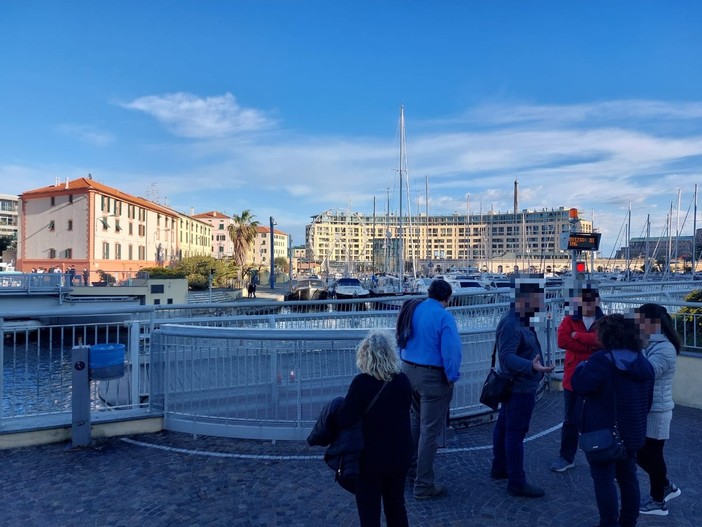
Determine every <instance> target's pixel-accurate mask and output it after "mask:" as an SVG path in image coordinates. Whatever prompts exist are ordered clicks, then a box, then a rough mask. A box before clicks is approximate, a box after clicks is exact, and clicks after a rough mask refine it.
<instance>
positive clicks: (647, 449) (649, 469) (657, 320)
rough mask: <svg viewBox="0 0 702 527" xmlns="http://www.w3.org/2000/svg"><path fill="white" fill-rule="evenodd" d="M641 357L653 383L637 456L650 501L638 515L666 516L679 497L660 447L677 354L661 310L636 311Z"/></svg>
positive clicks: (651, 306)
mask: <svg viewBox="0 0 702 527" xmlns="http://www.w3.org/2000/svg"><path fill="white" fill-rule="evenodd" d="M636 321H637V322H638V324H639V329H640V332H641V337H642V340H643V341H644V344H645V346H646V348H645V349H644V351H643V353H644V355H645V356H646V358H647V359H648V361H649V362H650V363H651V365H652V366H653V370H654V372H655V374H656V380H655V384H654V387H653V405H652V406H651V411H650V412H649V414H648V419H647V422H646V444H645V445H644V446H643V448H641V450H639V452H638V455H637V463H638V465H639V466H640V467H641V468H642V469H643V470H644V471H646V473H647V474H648V476H649V478H650V482H651V492H650V498H648V499H644V500H642V501H643V503H642V504H641V507H640V508H639V513H640V514H652V515H656V516H666V515H667V514H668V503H667V502H668V501H669V500H671V499H673V498H677V497H678V496H680V493H681V491H680V489H679V488H678V487H677V486H676V485H675V483H672V482H671V481H670V480H669V479H668V474H667V468H666V464H665V458H664V457H663V446H664V445H665V440H666V439H668V438H669V437H670V422H671V420H672V418H673V407H674V406H675V404H674V403H673V376H674V375H675V363H676V358H677V357H676V356H677V354H678V353H680V339H679V338H678V335H677V333H676V332H675V327H674V326H673V319H672V318H671V317H670V315H669V314H668V312H667V311H666V309H665V307H663V306H660V305H658V304H643V305H642V306H641V307H639V308H638V309H636Z"/></svg>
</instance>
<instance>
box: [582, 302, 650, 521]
mask: <svg viewBox="0 0 702 527" xmlns="http://www.w3.org/2000/svg"><path fill="white" fill-rule="evenodd" d="M597 335H598V338H599V339H600V342H601V343H602V347H603V350H602V351H598V352H597V353H594V354H593V355H592V357H590V359H588V360H586V361H584V362H582V363H580V364H579V365H578V367H577V368H576V369H575V373H574V374H573V379H572V385H573V390H575V392H577V393H578V394H580V395H582V396H584V397H585V403H584V409H583V416H582V432H583V433H585V432H590V431H594V430H602V429H611V428H614V427H615V424H616V427H617V429H618V430H619V434H620V436H621V438H622V441H623V442H624V446H625V447H626V457H624V458H623V459H619V460H616V461H610V462H604V463H603V462H591V463H590V473H591V475H592V480H593V483H594V487H595V497H596V501H597V507H598V509H599V511H600V526H601V527H615V526H621V527H633V526H634V525H636V520H637V518H638V516H639V505H640V503H639V502H640V498H641V495H640V491H639V481H638V479H637V477H636V452H637V451H638V450H639V449H640V448H641V447H642V446H643V445H644V443H645V441H646V417H647V415H648V412H649V410H650V408H651V403H652V401H653V381H654V372H653V367H652V366H651V364H650V363H649V362H648V360H646V357H644V355H643V354H642V353H641V341H640V338H639V335H638V328H637V326H636V324H635V323H634V321H633V320H632V319H631V318H626V317H624V316H623V315H620V314H614V315H609V316H606V317H604V318H603V319H602V320H600V322H598V324H597ZM615 478H616V481H617V483H618V484H619V488H620V490H621V513H619V504H618V503H617V489H616V487H615Z"/></svg>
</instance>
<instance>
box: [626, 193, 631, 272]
mask: <svg viewBox="0 0 702 527" xmlns="http://www.w3.org/2000/svg"><path fill="white" fill-rule="evenodd" d="M626 225H627V226H626V279H627V280H631V201H630V202H629V212H628V214H627V224H626Z"/></svg>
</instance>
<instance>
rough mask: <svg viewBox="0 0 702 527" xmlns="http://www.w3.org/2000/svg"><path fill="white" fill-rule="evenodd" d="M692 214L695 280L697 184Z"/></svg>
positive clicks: (693, 270)
mask: <svg viewBox="0 0 702 527" xmlns="http://www.w3.org/2000/svg"><path fill="white" fill-rule="evenodd" d="M693 203H694V206H693V213H692V278H693V279H694V278H695V271H696V270H697V183H695V195H694V198H693Z"/></svg>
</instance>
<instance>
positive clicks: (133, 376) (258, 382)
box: [0, 283, 702, 437]
mask: <svg viewBox="0 0 702 527" xmlns="http://www.w3.org/2000/svg"><path fill="white" fill-rule="evenodd" d="M668 285H671V283H668ZM672 285H678V283H673V284H672ZM627 286H628V287H622V285H620V284H616V285H615V286H613V287H612V288H605V287H602V288H601V293H602V307H603V310H604V311H605V312H613V311H624V310H629V309H632V308H633V307H635V306H637V305H639V304H640V303H642V302H647V301H653V302H659V303H662V304H664V305H666V307H667V308H668V309H669V310H670V311H671V312H675V311H677V310H678V309H679V308H680V307H683V306H687V307H693V308H702V304H690V303H685V302H682V301H680V300H676V298H682V297H683V296H684V294H686V292H685V291H684V290H680V289H679V288H678V289H676V290H674V291H671V290H670V289H668V290H665V289H660V288H658V290H650V287H649V286H648V285H646V287H645V288H646V289H649V291H647V292H645V293H646V294H644V293H642V292H641V291H637V290H634V288H633V287H631V286H630V285H629V284H627ZM687 292H689V290H688V291H687ZM642 295H643V296H642ZM403 300H404V299H403V298H400V297H390V298H389V299H373V300H372V302H373V303H374V304H369V302H370V301H364V300H351V301H347V302H344V301H337V300H335V301H332V302H331V304H330V303H329V302H321V303H316V302H264V301H241V302H234V303H227V304H201V305H181V306H129V307H115V308H111V309H105V308H102V309H83V308H79V307H78V306H76V308H75V309H71V310H70V314H68V315H63V316H70V317H72V318H73V319H74V321H73V322H70V323H68V322H67V323H54V324H51V325H45V324H35V325H31V326H27V327H24V328H22V327H20V326H19V325H18V324H21V323H22V321H21V320H18V317H19V318H21V317H24V316H26V317H36V318H35V320H39V319H41V318H42V317H43V316H50V317H54V318H55V317H56V316H57V314H56V312H55V311H45V312H25V313H20V312H15V313H11V314H9V313H0V333H2V335H3V338H2V340H1V341H0V362H2V364H3V375H2V377H1V378H0V393H2V399H3V403H2V407H1V408H0V432H2V431H7V430H16V429H33V428H41V427H46V426H50V425H56V424H57V423H59V424H64V425H65V424H70V392H71V387H70V350H71V348H72V347H73V346H76V345H80V344H85V345H92V344H101V343H110V342H121V343H124V344H125V345H126V346H127V350H128V351H127V375H126V376H125V378H123V379H119V380H115V381H100V382H95V383H93V386H92V390H93V396H92V399H93V406H92V409H93V411H94V412H96V413H97V414H109V415H111V416H115V417H119V415H121V411H123V410H128V411H129V412H124V415H127V414H128V415H130V416H131V415H133V412H134V411H141V412H144V413H151V414H156V415H159V414H160V412H164V415H165V416H166V422H167V423H174V426H178V427H183V426H186V425H185V424H184V423H186V422H188V421H190V422H191V423H195V422H197V423H200V424H201V425H202V426H203V427H205V428H203V429H208V430H215V429H217V430H218V433H223V434H224V435H232V434H237V435H238V436H239V437H258V436H260V435H261V434H262V433H263V431H265V432H266V433H267V434H269V436H270V437H283V436H285V435H286V434H287V435H288V436H292V437H298V436H299V435H300V434H301V433H303V432H302V430H304V429H305V427H306V426H308V425H310V421H309V419H310V418H311V416H314V417H315V418H316V415H314V414H315V412H316V411H318V409H319V405H320V404H322V403H323V402H326V401H327V400H328V399H329V398H331V397H333V396H337V395H343V394H344V393H345V389H346V387H347V386H348V383H349V382H350V380H351V379H352V378H353V376H354V375H355V373H356V368H355V359H354V356H353V350H354V348H355V345H356V343H357V342H358V341H359V340H360V339H361V338H362V336H363V335H364V334H365V333H366V331H367V330H368V329H369V328H387V329H392V328H394V325H395V319H396V313H397V308H398V307H399V304H400V303H401V302H402V301H403ZM374 306H381V309H378V310H375V309H370V308H371V307H374ZM507 308H508V304H507V303H504V302H498V303H490V304H481V305H468V306H461V307H451V308H449V310H450V311H451V312H452V313H453V315H454V316H455V318H456V321H457V323H458V326H459V328H460V330H461V335H462V339H463V342H464V359H463V365H462V370H461V371H462V376H463V377H462V380H461V382H459V383H458V384H457V385H456V392H455V395H454V401H453V404H452V415H453V416H461V417H463V416H469V415H473V414H478V413H481V412H484V411H486V409H485V408H484V407H481V405H479V403H478V402H477V400H478V395H479V389H480V383H482V380H483V377H484V375H485V372H486V371H487V368H488V361H489V356H490V352H491V350H492V341H493V339H494V327H495V326H496V324H497V322H498V321H499V318H500V317H501V316H502V314H503V313H504V312H505V310H506V309H507ZM564 312H565V304H564V302H563V300H562V299H560V298H552V299H550V300H548V301H547V316H546V317H544V324H543V326H542V327H541V328H540V329H539V331H540V339H541V343H542V347H543V349H544V356H545V357H544V358H545V359H546V360H547V361H548V362H551V363H553V364H556V367H557V369H559V368H561V367H562V362H563V352H562V351H561V350H559V349H558V347H557V345H556V328H557V327H558V324H559V322H560V320H561V318H562V317H563V315H564ZM10 315H11V316H12V317H13V318H12V319H11V320H10V319H7V320H6V318H8V317H9V316H10ZM700 316H702V315H698V314H685V315H683V314H680V315H676V316H674V319H675V320H676V325H677V326H678V327H679V328H680V331H681V334H682V335H683V341H684V343H685V346H686V348H685V349H686V350H687V351H702V346H701V345H700V342H699V338H698V335H699V331H698V328H699V327H700V324H702V319H701V318H700ZM107 318H111V321H105V319H107ZM28 320H29V319H25V322H27V321H28ZM76 320H78V321H76ZM10 325H12V326H11V327H10ZM195 326H201V327H195ZM210 328H212V329H210ZM216 328H223V329H216ZM264 328H265V329H264ZM215 335H217V336H215ZM291 335H295V338H289V337H291ZM330 335H331V337H330ZM159 339H160V340H159ZM229 340H231V341H232V342H229ZM152 341H153V342H152ZM244 342H245V343H246V345H245V346H244V344H243V343H244ZM322 344H323V345H322ZM227 350H230V351H227ZM271 350H276V352H275V359H273V358H272V356H271ZM330 350H333V351H330ZM154 353H155V354H156V356H154V355H153V354H154ZM189 353H190V354H191V356H190V359H186V358H185V357H186V356H187V354H189ZM208 353H210V354H211V356H208V355H207V354H208ZM228 354H229V355H228ZM315 356H316V357H317V359H316V360H317V362H314V361H310V357H315ZM700 356H702V354H701V355H700ZM274 360H275V363H274V365H275V366H276V368H275V369H274V368H273V366H272V363H273V361H274ZM242 364H244V365H245V367H244V368H243V369H241V368H235V366H240V365H242ZM155 365H158V366H155ZM213 365H214V366H213ZM189 368H191V369H192V371H191V372H188V369H189ZM213 368H214V369H213ZM227 368H229V370H228V369H227ZM256 368H258V370H256ZM213 371H214V372H215V373H214V375H210V374H209V373H208V372H210V373H212V372H213ZM234 371H238V372H240V373H237V375H239V377H237V376H235V375H234V373H233V372H234ZM248 371H251V375H252V377H251V378H244V377H242V376H243V375H244V372H248ZM227 372H230V373H227ZM274 372H275V375H274ZM290 372H293V374H292V375H291V373H290ZM227 375H230V377H227ZM324 375H327V376H328V378H326V377H324ZM171 381H175V383H173V382H171ZM210 381H212V382H214V384H213V385H210V384H208V383H209V382H210ZM237 383H241V384H237ZM315 386H316V387H317V388H318V392H314V389H315V388H314V387H315ZM248 388H251V393H249V394H245V393H244V392H245V391H246V389H248ZM225 392H231V393H230V395H229V397H230V399H227V398H226V397H224V393H225ZM213 394H214V395H215V396H212V395H213ZM273 394H277V397H278V401H279V404H278V405H277V406H276V405H273V406H271V404H272V402H271V401H272V399H271V397H272V396H273ZM293 395H294V396H295V397H296V399H295V400H294V401H293V400H292V399H291V398H292V397H293ZM281 396H282V399H281ZM232 401H234V402H232ZM264 402H265V404H264ZM169 403H172V405H171V406H169ZM210 404H211V405H212V408H210V407H209V405H210ZM257 405H258V406H260V408H259V409H258V410H256V412H259V413H255V412H254V409H255V408H257ZM239 406H240V407H241V408H240V409H237V408H238V407H239ZM273 408H276V409H275V411H274V410H273ZM225 409H226V411H224V410H225ZM263 409H265V411H264V410H263ZM220 411H224V413H223V414H222V415H221V416H219V415H218V412H220ZM232 411H235V412H236V411H241V412H244V411H245V412H249V413H242V414H236V413H234V414H233V416H232V415H230V414H231V413H232ZM198 412H199V413H200V414H201V415H200V417H198ZM251 412H254V413H253V417H252V416H251V415H252V414H251ZM276 412H277V413H276ZM247 419H248V421H247ZM245 422H246V424H244V423H245ZM205 425H206V426H205ZM198 426H200V425H198ZM208 427H209V428H208ZM227 429H229V430H230V432H226V431H224V430H227ZM200 433H205V432H200Z"/></svg>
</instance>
